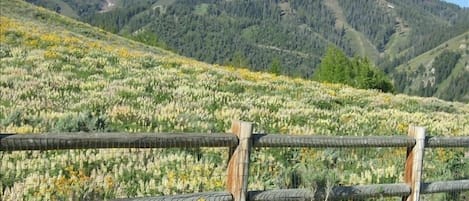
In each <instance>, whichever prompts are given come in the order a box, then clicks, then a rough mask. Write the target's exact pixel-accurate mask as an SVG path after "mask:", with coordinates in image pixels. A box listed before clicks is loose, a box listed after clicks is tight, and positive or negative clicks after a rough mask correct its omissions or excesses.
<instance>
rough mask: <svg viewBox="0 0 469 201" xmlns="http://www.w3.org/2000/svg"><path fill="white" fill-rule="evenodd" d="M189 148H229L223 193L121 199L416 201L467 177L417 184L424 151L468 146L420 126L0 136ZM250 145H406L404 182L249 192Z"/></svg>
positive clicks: (30, 146) (5, 142)
mask: <svg viewBox="0 0 469 201" xmlns="http://www.w3.org/2000/svg"><path fill="white" fill-rule="evenodd" d="M172 147H180V148H188V147H228V148H229V157H230V158H229V162H228V169H227V178H226V179H227V180H226V184H227V187H226V192H204V193H194V194H185V195H176V196H160V197H145V198H129V199H120V200H134V201H138V200H139V201H143V200H145V201H149V200H194V201H197V200H205V201H209V200H214V201H215V200H222V201H232V200H233V201H246V200H252V201H264V200H265V201H275V200H281V201H284V200H289V201H296V200H298V201H300V200H324V199H325V198H326V196H327V199H328V200H340V199H347V198H350V197H353V198H360V199H361V198H369V197H396V196H398V197H402V200H406V201H418V200H419V197H420V194H431V193H442V192H460V191H468V190H469V179H465V180H453V181H437V182H431V183H423V182H422V171H423V168H422V167H423V156H424V149H425V148H437V147H439V148H448V147H463V148H468V147H469V136H463V137H430V136H425V129H424V128H422V127H416V126H410V127H409V132H408V136H389V137H383V136H379V137H378V136H366V137H349V136H336V137H330V136H312V135H301V136H299V135H276V134H253V124H252V123H249V122H242V121H234V122H233V124H232V128H231V133H218V134H204V133H187V134H186V133H179V134H178V133H158V134H155V133H131V134H129V133H106V134H103V133H55V134H53V133H48V134H22V135H14V134H0V151H19V150H55V149H95V148H172ZM253 147H304V148H318V147H321V148H325V147H342V148H356V147H407V158H406V162H405V164H403V166H405V168H403V171H405V174H404V177H405V178H404V180H405V181H404V183H394V184H374V185H373V184H371V185H358V186H335V187H332V188H331V189H330V190H329V192H327V195H326V192H325V191H315V192H311V191H308V190H305V189H278V190H265V191H249V189H248V176H249V175H248V174H249V157H250V155H251V152H252V148H253Z"/></svg>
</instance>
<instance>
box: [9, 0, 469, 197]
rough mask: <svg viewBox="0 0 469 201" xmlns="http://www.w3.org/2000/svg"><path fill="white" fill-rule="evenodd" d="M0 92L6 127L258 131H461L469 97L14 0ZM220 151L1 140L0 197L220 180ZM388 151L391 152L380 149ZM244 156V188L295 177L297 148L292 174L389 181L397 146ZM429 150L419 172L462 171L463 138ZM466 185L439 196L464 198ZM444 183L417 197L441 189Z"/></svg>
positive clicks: (398, 161) (182, 186) (146, 192)
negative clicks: (129, 31)
mask: <svg viewBox="0 0 469 201" xmlns="http://www.w3.org/2000/svg"><path fill="white" fill-rule="evenodd" d="M0 94H1V96H0V132H2V133H40V132H109V131H114V132H202V133H208V132H211V133H214V134H215V133H217V132H224V131H227V130H229V128H230V123H231V120H232V119H241V120H245V121H250V122H254V123H256V127H255V128H256V132H262V133H264V132H265V133H280V134H285V133H289V134H302V135H305V134H308V135H319V134H320V135H330V136H331V135H343V136H361V135H389V136H391V135H400V136H404V135H407V129H408V126H409V125H419V126H424V127H425V128H426V129H427V132H428V133H430V134H431V135H432V136H438V135H439V136H463V135H467V133H469V127H468V126H467V125H469V105H468V104H463V103H458V102H447V101H442V100H439V99H436V98H420V97H410V96H406V95H393V94H388V93H380V92H378V91H376V90H358V89H353V88H350V87H348V86H344V85H340V84H321V83H318V82H314V81H310V80H306V79H301V78H291V77H287V76H277V75H274V74H270V73H262V72H253V71H250V70H248V69H245V68H234V67H226V66H219V65H212V64H207V63H203V62H199V61H196V60H193V59H190V58H187V57H183V56H179V55H176V54H174V53H171V52H168V51H165V50H163V49H161V48H158V47H153V46H148V45H145V44H142V43H139V42H135V41H132V40H128V39H126V38H123V37H121V36H118V35H114V34H111V33H109V32H105V31H103V30H102V29H98V28H95V27H92V26H90V25H88V24H85V23H82V22H78V21H75V20H72V19H70V18H68V17H65V16H62V15H58V14H56V13H54V12H50V11H48V10H46V9H42V8H38V7H35V6H33V5H31V4H27V3H25V2H24V1H20V0H0ZM103 135H105V133H103ZM350 150H352V151H350ZM226 153H227V151H226V149H219V148H215V149H206V148H202V149H190V148H187V149H178V150H175V149H169V150H162V149H99V150H82V149H77V150H70V151H68V150H67V151H65V150H53V151H18V152H16V151H14V152H9V151H4V152H1V156H0V157H1V158H2V163H1V165H0V173H1V174H0V189H1V192H0V196H2V199H5V200H80V199H83V200H103V199H104V200H105V199H113V198H116V197H117V198H126V197H137V196H156V195H171V194H181V193H193V192H200V191H223V190H224V189H225V183H224V182H225V179H224V178H225V175H226V172H225V165H220V164H226V156H227V155H226ZM390 153H392V155H393V156H394V157H387V156H389V154H390ZM290 156H291V157H290ZM252 157H255V158H253V161H252V166H251V167H252V169H251V170H252V171H253V172H252V174H251V176H252V183H250V188H252V189H253V190H255V189H264V188H266V189H278V188H282V187H285V188H287V187H291V183H289V181H288V180H282V179H283V178H288V177H289V176H290V175H291V174H292V171H294V170H295V169H291V168H290V169H289V167H293V166H294V164H298V162H299V161H301V163H302V164H304V165H305V168H304V169H307V170H308V172H307V173H308V174H306V172H303V173H301V172H300V171H297V172H296V174H298V175H300V176H304V177H303V178H315V179H316V178H318V179H317V180H318V182H321V181H327V182H334V183H333V184H334V185H339V184H342V185H356V184H369V183H376V182H380V181H381V182H386V183H395V182H402V180H401V175H402V169H401V168H399V167H401V166H402V164H403V161H402V159H404V158H405V149H395V148H393V149H390V148H382V149H373V151H369V150H368V149H300V148H298V149H291V148H288V149H283V150H279V149H260V150H258V151H256V154H255V155H253V156H252ZM425 157H428V158H430V159H432V160H428V161H429V162H431V163H429V165H428V166H426V167H425V168H426V169H425V172H426V178H430V179H434V178H437V179H438V180H445V179H447V180H449V179H458V178H459V179H462V178H467V177H468V175H467V174H468V172H467V171H461V170H464V169H467V164H468V163H467V162H465V163H464V162H463V161H467V160H466V158H464V150H463V149H456V148H455V149H452V150H451V151H445V150H437V151H428V152H426V153H425ZM370 158H373V160H370ZM332 162H333V163H334V164H332ZM336 163H337V164H340V165H335V164H336ZM342 164H343V165H342ZM361 174H365V175H369V176H360V175H361ZM306 176H308V177H306ZM332 177H333V178H334V180H332V179H331V178H332ZM176 178H177V179H176ZM277 178H278V179H277ZM272 179H275V180H274V181H273V180H272ZM430 179H429V180H430ZM305 181H310V180H305ZM310 184H311V183H310ZM289 185H290V186H289ZM301 185H302V186H306V187H312V186H313V185H314V184H311V185H310V186H307V184H301ZM463 194H464V193H462V194H461V195H459V194H451V195H448V196H447V197H449V196H453V198H454V200H458V197H457V196H459V200H461V199H463ZM430 196H431V197H430ZM445 196H446V194H435V195H429V197H426V198H428V200H448V199H446V198H447V197H445ZM466 196H467V193H466Z"/></svg>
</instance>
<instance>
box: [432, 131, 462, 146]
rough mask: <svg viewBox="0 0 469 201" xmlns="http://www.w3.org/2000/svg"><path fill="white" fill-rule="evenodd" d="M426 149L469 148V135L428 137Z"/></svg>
mask: <svg viewBox="0 0 469 201" xmlns="http://www.w3.org/2000/svg"><path fill="white" fill-rule="evenodd" d="M425 147H469V134H468V136H461V137H427V139H426V140H425Z"/></svg>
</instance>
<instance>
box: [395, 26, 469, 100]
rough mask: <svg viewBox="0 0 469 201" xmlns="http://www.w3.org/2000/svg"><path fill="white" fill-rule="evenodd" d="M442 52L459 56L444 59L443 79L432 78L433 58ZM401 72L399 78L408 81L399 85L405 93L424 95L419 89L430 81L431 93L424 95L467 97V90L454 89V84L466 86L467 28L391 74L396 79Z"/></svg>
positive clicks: (467, 69) (468, 68) (468, 71)
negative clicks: (448, 60) (453, 61)
mask: <svg viewBox="0 0 469 201" xmlns="http://www.w3.org/2000/svg"><path fill="white" fill-rule="evenodd" d="M445 52H446V53H447V52H451V53H454V54H457V55H459V57H458V60H457V61H456V62H455V63H454V64H453V63H451V62H446V64H445V65H444V68H446V71H448V72H449V73H447V76H445V78H444V79H443V80H441V81H440V80H438V81H435V77H436V76H437V74H438V73H437V72H435V62H438V61H436V60H437V58H438V57H439V56H440V55H442V54H443V53H445ZM450 65H451V66H450ZM402 75H404V76H403V77H405V80H403V81H400V82H408V83H407V84H404V85H403V86H405V87H404V88H403V89H401V90H402V91H404V92H405V93H408V94H415V95H423V94H419V93H420V92H421V91H422V88H425V87H426V86H427V85H429V86H431V88H432V93H430V94H425V95H426V96H436V97H440V98H444V99H448V100H456V101H464V102H467V101H469V91H468V90H457V91H454V90H453V89H454V88H455V87H457V86H455V85H459V88H461V89H462V88H467V87H465V82H464V77H467V75H469V31H468V32H465V33H463V34H461V35H459V36H457V37H455V38H453V39H451V40H448V41H446V42H444V43H443V44H441V45H439V46H438V47H436V48H434V49H432V50H430V51H428V52H425V53H424V54H422V55H420V56H418V57H416V58H414V59H412V60H410V61H409V62H407V63H406V64H403V65H401V66H399V67H398V68H397V72H396V73H395V76H394V77H395V78H396V79H397V80H396V81H398V79H399V78H398V77H399V76H402ZM427 83H428V84H427Z"/></svg>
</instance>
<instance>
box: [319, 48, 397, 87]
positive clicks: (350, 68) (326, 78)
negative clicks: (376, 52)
mask: <svg viewBox="0 0 469 201" xmlns="http://www.w3.org/2000/svg"><path fill="white" fill-rule="evenodd" d="M314 79H315V80H317V81H321V82H331V83H342V84H347V85H350V86H353V87H357V88H362V89H379V90H381V91H384V92H393V91H394V87H393V85H392V83H391V81H390V80H389V79H388V78H387V77H386V75H385V74H384V72H383V71H381V70H380V69H378V68H376V67H375V66H374V65H373V64H372V63H371V61H370V60H369V59H368V58H361V57H355V58H353V59H352V60H350V59H349V58H347V56H345V54H344V53H343V52H342V51H341V50H339V49H338V48H336V47H333V46H331V47H329V48H328V50H327V51H326V54H325V55H324V57H323V59H322V60H321V64H320V66H319V69H318V70H317V71H316V73H315V74H314Z"/></svg>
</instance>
